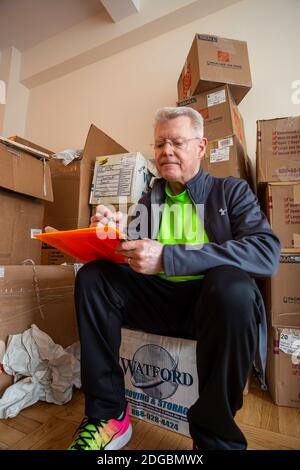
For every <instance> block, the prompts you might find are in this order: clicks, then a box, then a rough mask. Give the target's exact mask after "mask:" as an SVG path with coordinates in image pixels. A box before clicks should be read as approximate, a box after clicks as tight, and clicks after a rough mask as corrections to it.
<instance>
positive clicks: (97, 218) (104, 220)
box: [90, 204, 125, 232]
mask: <svg viewBox="0 0 300 470" xmlns="http://www.w3.org/2000/svg"><path fill="white" fill-rule="evenodd" d="M124 223H125V221H124V214H122V212H120V211H118V212H115V211H113V210H110V209H109V208H108V207H106V206H103V205H102V204H100V205H99V206H97V207H96V213H95V215H93V216H92V217H91V223H90V227H99V226H100V225H111V226H113V227H116V228H117V229H118V230H120V231H121V232H122V231H123V229H124Z"/></svg>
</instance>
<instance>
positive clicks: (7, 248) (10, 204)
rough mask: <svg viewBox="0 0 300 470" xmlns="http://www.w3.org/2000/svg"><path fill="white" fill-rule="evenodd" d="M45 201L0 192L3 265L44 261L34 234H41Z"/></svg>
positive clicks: (9, 192)
mask: <svg viewBox="0 0 300 470" xmlns="http://www.w3.org/2000/svg"><path fill="white" fill-rule="evenodd" d="M43 217H44V204H43V201H42V200H40V199H37V198H34V197H29V196H23V195H21V194H17V193H14V192H13V191H6V190H5V189H0V265H8V264H20V263H22V262H23V261H24V260H26V259H31V260H33V261H34V262H35V263H36V264H40V262H41V243H40V242H39V241H38V240H37V239H35V238H34V237H33V233H39V232H42V229H43Z"/></svg>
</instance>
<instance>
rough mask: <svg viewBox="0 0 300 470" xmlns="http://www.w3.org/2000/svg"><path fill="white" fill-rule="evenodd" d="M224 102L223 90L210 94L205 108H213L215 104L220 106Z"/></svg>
mask: <svg viewBox="0 0 300 470" xmlns="http://www.w3.org/2000/svg"><path fill="white" fill-rule="evenodd" d="M225 102H226V93H225V90H220V91H216V92H215V93H210V94H209V95H207V106H208V107H210V106H215V105H216V104H221V103H225Z"/></svg>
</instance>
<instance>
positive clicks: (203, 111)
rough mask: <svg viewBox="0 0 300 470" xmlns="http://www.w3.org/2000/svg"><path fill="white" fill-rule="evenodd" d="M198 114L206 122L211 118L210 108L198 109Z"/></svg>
mask: <svg viewBox="0 0 300 470" xmlns="http://www.w3.org/2000/svg"><path fill="white" fill-rule="evenodd" d="M198 112H199V113H200V114H201V116H202V117H203V119H204V121H205V119H208V118H209V114H208V108H202V109H198Z"/></svg>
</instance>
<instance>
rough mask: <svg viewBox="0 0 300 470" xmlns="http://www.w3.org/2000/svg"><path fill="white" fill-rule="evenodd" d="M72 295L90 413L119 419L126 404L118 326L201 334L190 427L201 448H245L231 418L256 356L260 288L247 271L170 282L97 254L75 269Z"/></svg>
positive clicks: (231, 269)
mask: <svg viewBox="0 0 300 470" xmlns="http://www.w3.org/2000/svg"><path fill="white" fill-rule="evenodd" d="M75 301H76V311H77V317H78V325H79V333H80V341H81V375H82V387H83V391H84V393H85V397H86V409H85V411H86V414H87V415H88V416H90V417H94V418H97V417H99V418H100V417H101V418H104V419H108V418H116V417H118V416H119V415H120V413H121V412H122V410H123V409H124V407H125V404H126V401H125V391H124V375H123V371H122V368H121V367H120V365H119V347H120V341H121V327H122V325H128V326H130V327H135V328H137V329H141V330H144V331H146V332H148V333H155V334H158V335H165V336H178V337H185V338H191V339H196V340H197V369H198V378H199V399H198V400H197V401H196V403H195V404H194V405H193V406H192V407H191V408H190V410H189V412H188V420H189V425H190V433H191V436H192V437H193V439H194V440H195V442H196V443H197V446H198V447H199V449H201V450H209V449H244V448H246V446H247V441H246V439H245V437H244V435H243V434H242V432H241V430H240V429H239V428H238V426H237V425H236V423H235V421H234V416H235V414H236V411H237V410H238V409H239V408H240V407H241V406H242V403H243V389H244V386H245V383H246V380H247V377H248V374H249V371H250V368H251V363H252V361H253V359H254V356H255V352H256V346H257V335H258V321H259V320H258V319H259V317H260V308H261V297H260V293H259V291H258V289H257V287H256V285H255V283H254V282H253V280H252V279H251V278H250V276H249V275H248V274H247V273H245V272H244V271H242V270H240V269H238V268H234V267H231V266H219V267H217V268H213V269H211V270H209V271H208V272H207V274H206V276H205V278H204V279H203V280H199V281H198V280H197V281H187V282H177V283H174V282H170V281H166V280H163V279H160V278H159V277H157V276H149V275H143V274H139V273H136V272H135V271H133V270H132V269H131V268H130V267H129V266H127V265H117V264H113V263H111V262H108V261H94V262H92V263H88V264H86V265H84V266H83V267H82V268H81V269H80V270H79V272H78V274H77V278H76V286H75Z"/></svg>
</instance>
